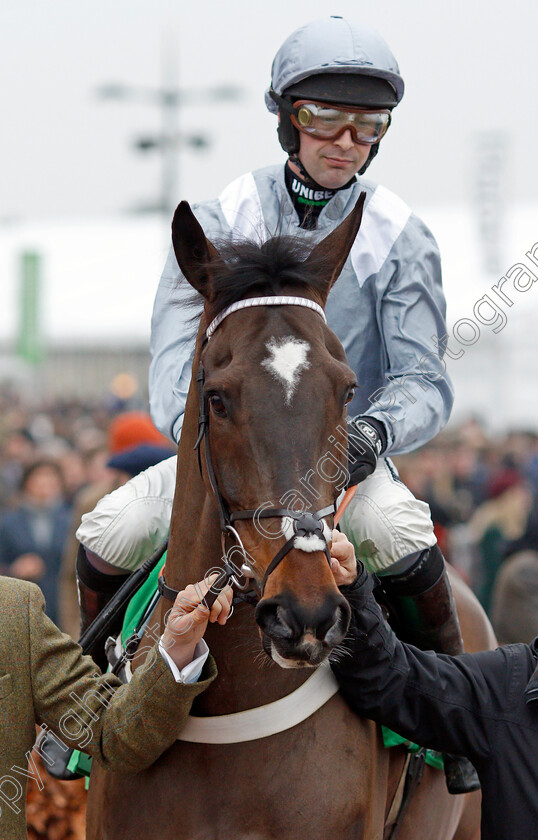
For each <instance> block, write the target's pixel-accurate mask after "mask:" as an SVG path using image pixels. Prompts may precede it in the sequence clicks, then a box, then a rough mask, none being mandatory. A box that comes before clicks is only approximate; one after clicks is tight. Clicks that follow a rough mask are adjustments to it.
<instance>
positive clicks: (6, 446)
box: [0, 390, 538, 642]
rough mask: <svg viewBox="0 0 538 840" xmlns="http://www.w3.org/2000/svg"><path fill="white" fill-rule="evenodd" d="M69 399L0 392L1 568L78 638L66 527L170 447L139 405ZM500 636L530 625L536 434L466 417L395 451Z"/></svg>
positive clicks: (526, 636) (536, 586) (70, 530)
mask: <svg viewBox="0 0 538 840" xmlns="http://www.w3.org/2000/svg"><path fill="white" fill-rule="evenodd" d="M125 408H126V407H125V406H123V405H121V404H117V403H114V404H109V403H107V402H103V403H100V404H97V403H95V404H87V403H83V402H80V401H73V400H69V401H67V400H66V401H61V400H57V401H55V402H50V403H44V404H41V405H39V406H37V407H36V406H32V407H30V406H29V405H28V404H25V403H24V402H23V401H22V399H21V398H20V397H19V396H17V394H15V393H13V392H10V391H8V390H0V573H3V574H8V575H12V576H15V577H21V578H25V579H28V580H33V581H35V582H36V583H38V584H39V585H40V586H41V588H42V589H43V591H44V593H45V596H46V599H47V609H48V612H49V614H50V616H51V617H52V618H53V620H54V621H56V622H57V623H59V624H60V626H61V627H62V628H63V629H64V630H66V631H67V632H69V633H70V634H71V635H73V636H75V637H77V636H78V606H77V599H76V586H75V575H74V568H75V557H76V552H77V543H76V540H75V536H74V535H75V531H76V528H77V527H78V524H79V522H80V518H81V516H82V514H83V513H85V512H86V511H89V510H92V508H93V507H94V506H95V504H96V503H97V501H98V500H99V499H100V498H101V497H102V496H104V495H105V494H106V493H109V492H111V491H112V490H113V489H115V488H116V487H118V486H120V484H122V483H124V482H125V481H127V480H128V479H129V478H130V477H131V476H133V475H136V474H137V473H138V472H140V471H141V470H142V469H145V468H146V467H148V466H150V465H151V464H153V463H157V462H158V461H160V460H162V458H165V457H169V456H170V455H171V454H173V453H174V450H173V449H172V446H171V444H170V442H169V441H167V440H166V439H165V438H164V437H163V436H162V435H161V434H160V433H159V432H158V431H157V429H156V428H155V427H154V425H153V423H152V422H151V419H150V417H149V415H148V414H147V413H145V412H143V411H139V410H125ZM395 461H396V463H397V466H398V469H399V471H400V475H401V477H402V480H403V481H404V482H405V483H406V484H407V485H408V487H409V488H410V489H411V490H412V492H413V493H414V494H415V496H417V498H419V499H422V500H424V501H426V502H428V504H429V505H430V508H431V511H432V517H433V520H434V524H435V531H436V535H437V539H438V542H439V544H440V546H441V548H442V550H443V552H444V554H445V556H446V557H447V559H448V560H449V561H450V563H451V564H452V565H453V566H455V567H456V569H457V570H458V571H459V572H460V573H461V574H462V576H463V577H464V578H465V580H466V581H467V582H468V583H469V584H470V586H471V588H472V589H473V591H474V592H475V594H476V596H477V598H478V599H479V600H480V602H481V603H482V605H483V607H484V609H485V610H486V612H487V613H488V615H489V616H490V618H491V619H492V622H493V625H494V628H495V630H496V633H497V636H498V638H499V640H500V641H502V642H515V641H530V640H531V638H532V637H533V636H534V635H536V634H538V434H536V433H535V432H533V431H512V432H509V433H505V434H502V435H495V436H494V435H491V434H488V433H487V432H486V431H485V429H484V427H483V426H482V425H481V424H480V422H478V421H476V420H470V421H468V422H466V423H464V424H462V425H461V426H459V427H458V428H452V429H451V428H450V427H449V430H445V431H444V432H443V433H441V435H439V436H438V437H437V438H436V439H435V440H434V441H433V442H431V443H430V444H429V445H428V446H426V447H424V448H422V449H420V450H417V451H416V452H413V453H411V454H409V455H405V456H402V457H399V458H397V459H395Z"/></svg>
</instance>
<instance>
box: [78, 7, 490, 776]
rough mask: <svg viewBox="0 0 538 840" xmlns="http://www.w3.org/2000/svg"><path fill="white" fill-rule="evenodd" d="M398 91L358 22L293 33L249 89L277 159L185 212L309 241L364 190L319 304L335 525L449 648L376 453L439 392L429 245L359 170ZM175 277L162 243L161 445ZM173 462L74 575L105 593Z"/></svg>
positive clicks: (425, 436)
mask: <svg viewBox="0 0 538 840" xmlns="http://www.w3.org/2000/svg"><path fill="white" fill-rule="evenodd" d="M403 93H404V82H403V79H402V77H401V75H400V72H399V69H398V64H397V62H396V60H395V58H394V56H393V55H392V53H391V52H390V50H389V48H388V46H387V44H386V43H385V42H384V40H383V39H382V38H381V37H380V36H379V35H378V33H377V32H375V31H374V30H372V29H370V28H368V27H365V26H363V25H362V24H357V23H353V22H350V21H348V20H345V19H343V18H341V17H330V18H326V19H323V20H318V21H315V22H313V23H309V24H307V25H305V26H303V27H301V28H300V29H298V30H297V31H295V32H293V33H292V34H291V35H290V37H289V38H288V39H287V40H286V41H285V42H284V44H283V45H282V47H281V48H280V49H279V51H278V53H277V54H276V57H275V59H274V62H273V66H272V79H271V85H270V87H269V88H268V90H267V91H266V94H265V101H266V105H267V107H268V109H269V111H271V112H272V113H274V114H275V115H276V116H277V117H278V138H279V141H280V144H281V146H282V148H283V149H284V151H285V152H286V154H287V155H288V158H287V161H286V163H285V164H284V166H282V165H275V166H270V167H267V168H265V169H261V170H258V171H255V172H249V173H247V174H246V175H243V176H242V177H240V178H238V179H237V180H236V181H234V182H233V183H232V184H230V185H229V186H228V187H226V189H225V190H224V191H223V192H222V194H221V195H220V197H219V198H217V199H216V200H212V201H206V202H203V203H201V204H199V205H196V206H195V207H194V208H193V209H194V212H195V214H196V216H197V218H198V220H199V222H200V223H201V225H202V227H203V229H204V231H205V233H206V235H207V236H208V238H209V239H212V238H216V239H218V238H219V237H223V236H229V235H232V236H234V237H237V238H244V237H246V238H249V237H250V238H257V239H264V238H267V237H268V236H269V235H276V234H282V235H286V234H293V235H297V234H299V235H302V236H305V237H311V238H312V241H313V242H314V241H315V239H316V238H321V237H322V236H324V235H326V234H327V233H329V232H330V231H331V230H332V229H333V228H335V227H336V226H337V225H338V224H339V222H341V221H342V219H343V218H344V217H345V216H347V214H348V213H349V212H350V211H351V209H352V208H353V207H354V206H355V203H356V201H357V199H358V196H359V194H360V193H361V192H362V191H365V192H366V194H367V197H366V203H365V208H364V214H363V219H362V225H361V228H360V231H359V233H358V235H357V239H356V242H355V244H354V246H353V248H352V250H351V254H350V258H349V259H348V261H347V263H346V265H345V267H344V269H343V271H342V273H341V275H340V278H339V280H338V282H337V283H336V285H335V286H334V287H333V289H332V290H331V292H330V294H329V298H328V302H327V306H326V314H327V319H328V323H329V326H330V327H331V328H332V329H333V330H334V332H335V333H336V335H337V336H338V338H339V339H340V341H341V342H342V344H343V346H344V349H345V351H346V354H347V359H348V363H349V364H350V366H351V367H352V368H353V369H354V370H355V371H356V373H357V379H358V382H359V387H358V388H357V390H356V392H355V396H354V398H353V400H352V402H351V403H350V405H349V406H348V414H349V418H350V419H349V421H348V422H349V435H348V437H349V443H348V446H349V471H350V484H351V485H355V484H358V488H357V491H356V493H355V496H354V498H353V500H352V502H351V504H350V505H349V507H348V508H347V510H346V512H345V514H344V516H343V519H342V522H341V525H342V529H343V530H344V532H345V533H346V534H347V535H348V536H349V538H350V540H351V541H352V542H353V544H354V546H355V549H356V551H357V555H358V557H360V559H361V560H362V561H363V562H364V563H365V565H366V566H367V567H368V569H369V571H371V572H375V573H376V574H377V575H378V576H379V578H380V579H381V580H382V583H383V586H384V588H385V590H386V592H387V593H388V594H389V596H390V599H391V601H392V602H393V603H394V604H396V610H397V612H398V613H399V615H400V617H401V619H402V627H403V628H404V629H403V630H402V633H403V635H405V637H406V638H407V640H408V641H411V642H413V643H414V644H416V645H417V646H419V647H422V648H428V649H433V650H435V651H438V652H444V653H449V654H458V653H461V652H462V651H463V644H462V639H461V634H460V629H459V623H458V619H457V616H456V613H455V610H454V602H453V598H452V593H451V589H450V584H449V581H448V578H447V572H446V568H445V561H444V559H443V555H442V554H441V551H440V550H439V548H438V546H437V544H436V537H435V535H434V532H433V525H432V521H431V516H430V511H429V508H428V506H427V505H426V504H425V503H424V502H420V501H418V500H416V499H415V498H414V496H413V495H412V493H411V492H410V491H409V490H408V488H407V487H405V485H404V484H403V483H402V482H401V480H400V479H399V477H398V473H397V471H396V468H395V467H394V465H393V464H392V462H391V461H390V460H389V458H388V456H389V455H397V454H400V453H404V452H409V451H411V450H413V449H415V448H417V447H419V446H422V445H423V444H425V443H427V442H428V441H429V440H431V439H432V438H433V437H434V436H435V435H436V434H437V433H438V432H439V431H440V430H441V429H442V428H443V426H444V425H445V423H446V422H447V420H448V417H449V415H450V411H451V408H452V402H453V391H452V386H451V383H450V380H449V379H448V376H447V375H446V372H445V365H444V362H443V352H444V345H445V342H446V324H445V299H444V296H443V291H442V285H441V268H440V259H439V253H438V248H437V245H436V243H435V240H434V238H433V236H432V234H431V233H430V231H429V230H428V229H427V227H426V226H425V225H424V223H423V222H422V221H421V220H420V219H419V218H417V216H415V215H414V214H413V213H412V211H411V210H410V209H409V207H407V205H406V204H405V203H404V202H403V201H402V200H401V199H400V198H398V197H397V196H396V195H394V194H393V193H392V192H390V191H389V190H387V189H386V188H384V187H381V186H378V185H376V184H374V183H372V182H371V181H369V180H366V179H365V178H364V177H363V175H364V173H365V171H366V170H367V168H368V166H369V165H370V163H371V161H372V160H373V158H374V157H375V155H376V154H377V152H378V151H379V144H380V141H381V139H382V138H383V136H384V134H385V133H386V132H387V130H388V128H389V126H390V122H391V118H392V112H393V109H394V108H395V107H396V106H397V105H398V103H399V102H400V100H401V98H402V96H403ZM179 277H180V270H179V268H178V265H177V261H176V258H175V255H174V252H173V250H171V251H170V255H169V257H168V261H167V263H166V266H165V269H164V272H163V275H162V278H161V282H160V284H159V288H158V291H157V296H156V300H155V306H154V311H153V319H152V337H151V352H152V362H151V368H150V402H151V412H152V417H153V420H154V422H155V424H156V425H157V427H158V428H160V430H161V431H162V432H163V433H164V434H166V435H168V436H169V437H171V438H172V439H174V440H175V441H178V440H179V437H180V434H181V426H182V423H183V414H184V410H185V404H186V400H187V391H188V387H189V383H190V379H191V365H192V356H193V350H194V337H193V329H192V324H191V323H190V319H191V318H192V313H191V311H190V310H189V308H188V306H186V305H182V303H184V304H185V303H186V300H187V298H188V297H189V296H190V294H191V293H192V290H191V289H190V287H187V285H186V284H182V285H180V286H179V287H178V284H177V281H178V279H179ZM178 303H179V305H178ZM174 461H175V459H172V461H164V462H162V463H161V464H159V465H157V466H156V467H152V468H150V469H149V470H147V471H146V472H145V473H143V474H141V475H140V476H138V477H136V478H135V479H133V480H132V481H131V482H128V483H127V484H126V485H124V487H122V488H120V489H119V490H118V491H116V493H114V494H112V495H111V496H108V497H106V498H105V499H104V500H102V501H101V502H100V503H99V505H98V506H97V508H96V510H95V511H94V512H93V513H91V514H87V515H86V516H85V517H84V518H83V523H82V526H81V527H80V529H79V531H78V534H77V536H78V538H79V540H80V541H81V543H82V544H83V545H84V546H85V547H86V549H87V552H86V555H87V556H85V557H82V559H79V575H80V577H81V578H82V582H83V585H84V581H86V584H87V585H89V586H90V588H92V587H93V589H94V590H95V589H99V587H101V589H102V590H103V591H105V592H108V591H109V589H107V587H109V586H110V584H109V582H108V581H109V580H110V578H109V574H108V573H110V572H116V573H118V572H126V571H129V570H132V569H133V568H135V567H136V566H137V565H139V563H140V562H141V561H142V560H143V559H144V558H145V557H147V556H148V555H149V554H150V553H151V551H152V550H153V549H154V547H155V545H157V544H158V543H159V542H161V541H162V540H163V539H164V538H165V536H166V533H167V528H168V522H169V514H170V509H171V502H172V497H173V492H174V481H175V463H174ZM88 557H89V561H88ZM79 558H80V555H79ZM102 561H105V563H104V564H103V562H102ZM109 564H110V565H109ZM100 575H101V577H102V580H101V579H100V577H99V576H100ZM107 579H108V580H107ZM462 763H463V762H459V760H458V761H454V762H450V763H449V762H447V769H448V772H447V780H448V782H449V789H451V790H452V791H453V792H461V791H462V790H468V789H473V787H474V786H475V783H474V780H472V779H471V780H470V779H469V777H468V776H467V777H464V776H463V775H462V773H461V772H460V771H462ZM463 769H465V768H463ZM471 769H472V768H471ZM467 771H468V774H469V775H470V774H471V770H470V769H469V768H467Z"/></svg>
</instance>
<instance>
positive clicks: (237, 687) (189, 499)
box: [166, 380, 310, 714]
mask: <svg viewBox="0 0 538 840" xmlns="http://www.w3.org/2000/svg"><path fill="white" fill-rule="evenodd" d="M197 436H198V394H197V391H196V381H195V380H193V381H192V382H191V385H190V389H189V396H188V399H187V406H186V409H185V420H184V424H183V429H182V432H181V443H180V446H179V450H178V470H177V479H176V492H175V497H174V504H173V511H172V521H171V526H170V541H169V546H168V554H167V560H166V580H167V583H168V584H169V585H170V586H172V587H174V588H175V589H183V588H184V587H185V586H187V584H189V583H195V582H196V581H200V580H203V579H204V577H205V575H206V573H207V572H208V571H209V570H210V569H214V568H215V567H221V566H222V556H221V542H220V527H219V518H218V513H217V510H216V508H215V505H214V502H213V501H212V500H211V499H210V497H209V495H208V493H207V491H206V488H205V485H204V483H203V481H202V478H201V476H200V470H199V466H198V456H197V453H196V452H195V451H194V449H193V447H194V444H195V442H196V438H197ZM206 638H207V641H208V644H209V648H210V650H211V653H212V654H213V656H214V657H215V659H216V661H217V664H218V668H219V679H218V680H217V681H216V682H215V683H214V685H213V686H212V687H211V690H210V691H208V692H204V694H203V695H201V696H200V698H198V700H197V704H196V707H197V710H199V711H200V712H202V713H203V714H227V713H230V712H237V711H242V710H243V709H249V708H253V707H255V706H260V705H263V704H265V703H270V702H272V701H273V700H276V699H278V698H279V697H282V696H283V695H285V694H287V693H289V692H290V691H293V689H294V688H296V687H297V686H298V685H300V684H301V683H302V682H304V680H305V679H306V677H307V676H309V674H310V672H309V671H308V672H306V671H293V670H283V669H282V668H279V667H278V665H275V664H274V663H272V662H270V661H269V659H268V658H267V657H265V654H264V653H263V652H262V649H261V643H260V637H259V632H258V627H257V625H256V622H255V620H254V610H253V608H252V607H251V606H246V605H245V606H241V607H239V608H238V609H237V610H236V613H235V615H233V616H232V618H231V619H230V621H229V622H228V624H227V625H226V626H225V627H221V626H220V625H218V626H215V625H211V624H210V625H209V627H208V630H207V634H206Z"/></svg>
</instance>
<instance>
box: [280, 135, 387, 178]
mask: <svg viewBox="0 0 538 840" xmlns="http://www.w3.org/2000/svg"><path fill="white" fill-rule="evenodd" d="M299 137H300V141H301V145H300V147H299V159H300V161H301V163H302V164H303V166H304V168H305V169H306V171H307V172H308V174H309V175H310V177H311V178H313V179H314V181H316V182H317V183H318V184H319V185H320V186H322V187H325V189H327V190H335V189H338V188H339V187H343V186H344V184H347V182H348V181H349V180H350V179H351V178H352V177H353V175H356V174H357V172H358V171H359V169H361V168H362V167H363V166H364V164H365V163H366V161H367V159H368V155H369V154H370V149H371V148H372V147H371V146H369V145H365V144H362V143H356V142H355V141H354V140H353V137H352V136H351V131H350V130H349V129H348V130H347V131H344V132H343V134H341V135H340V136H339V137H335V138H334V139H332V140H322V139H319V138H317V137H311V136H310V135H308V134H304V133H303V132H302V131H301V132H300V133H299ZM291 166H292V167H293V164H291Z"/></svg>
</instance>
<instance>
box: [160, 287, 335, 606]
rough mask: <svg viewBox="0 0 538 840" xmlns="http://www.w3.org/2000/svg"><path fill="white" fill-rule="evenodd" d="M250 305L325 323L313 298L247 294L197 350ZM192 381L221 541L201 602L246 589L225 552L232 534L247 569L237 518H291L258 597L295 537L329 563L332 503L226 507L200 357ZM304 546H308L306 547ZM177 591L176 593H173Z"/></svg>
mask: <svg viewBox="0 0 538 840" xmlns="http://www.w3.org/2000/svg"><path fill="white" fill-rule="evenodd" d="M251 306H304V307H306V308H308V309H312V310H314V311H315V312H317V313H318V315H320V316H321V317H322V318H323V320H324V321H325V323H327V319H326V317H325V313H324V311H323V309H322V308H321V306H319V305H318V304H317V303H315V302H314V301H313V300H309V299H308V298H300V297H290V296H287V295H274V296H270V297H258V298H247V299H246V300H240V301H237V302H236V303H233V304H232V305H231V306H229V307H227V308H226V309H224V310H223V311H222V312H221V313H220V314H219V315H217V317H216V318H214V320H213V321H212V322H211V323H210V325H209V327H208V328H207V330H206V331H205V333H204V334H203V335H202V348H201V352H202V353H203V350H204V348H205V346H206V345H207V343H208V341H209V340H210V338H211V336H212V335H213V333H214V332H215V330H216V329H217V327H218V326H219V325H220V324H221V323H222V322H223V321H224V319H225V318H226V317H227V316H228V315H231V314H232V312H237V311H238V310H240V309H246V308H248V307H251ZM196 381H197V384H198V399H199V414H198V438H197V440H196V443H195V445H194V449H196V450H197V451H198V464H199V467H200V474H202V463H201V455H200V446H201V443H202V440H203V441H204V453H205V466H206V472H207V477H208V480H209V484H210V486H211V490H212V492H213V496H214V497H215V501H216V503H217V509H218V512H219V520H220V529H221V541H222V552H223V575H222V577H221V579H220V580H219V581H218V582H216V583H215V584H213V586H212V588H211V591H210V593H208V595H207V596H206V597H205V599H204V600H205V603H206V605H207V606H208V607H209V608H210V607H211V606H212V604H213V603H214V601H215V600H216V598H217V597H218V595H219V592H221V591H222V590H223V589H224V588H225V587H226V586H227V585H228V584H229V583H230V582H232V583H233V584H234V585H235V586H237V587H238V588H239V589H246V588H247V587H248V582H247V583H245V584H241V583H239V581H238V579H237V569H236V568H234V566H233V565H232V564H231V563H230V560H229V559H228V553H227V551H226V538H227V537H230V536H231V537H232V538H233V539H234V540H235V542H236V544H237V546H238V549H239V552H240V555H242V558H243V568H245V567H246V568H245V571H246V572H249V571H251V569H250V563H249V556H248V554H247V552H246V550H245V547H244V545H243V542H242V540H241V537H240V536H239V534H238V533H237V530H236V529H235V527H234V523H235V522H237V521H238V520H249V519H251V520H253V521H254V522H255V523H256V521H258V520H259V519H274V518H280V519H285V518H289V519H290V520H291V525H292V527H293V534H292V536H291V537H290V538H289V539H288V540H287V541H286V542H285V543H284V545H283V546H282V548H280V550H279V551H278V553H277V554H276V555H275V556H274V557H273V559H272V560H271V562H270V564H269V566H268V567H267V569H266V571H265V574H264V576H263V580H262V582H261V584H260V597H262V596H263V593H264V590H265V585H266V583H267V579H268V578H269V575H271V574H272V573H273V572H274V571H275V569H276V568H277V567H278V566H279V564H280V563H281V562H282V560H283V559H284V557H286V555H287V554H288V553H289V552H290V551H291V550H292V549H293V548H296V547H297V541H298V540H300V539H301V538H302V539H306V540H307V541H309V542H311V543H312V549H311V550H315V551H323V552H324V553H325V556H326V557H327V561H328V563H329V565H330V562H331V554H330V551H329V546H328V544H327V539H326V537H325V534H324V530H323V526H324V524H325V523H324V522H323V517H325V516H330V515H331V514H334V513H335V510H336V505H335V504H334V503H333V504H331V505H328V506H327V507H324V508H322V509H321V510H318V511H316V512H315V513H310V512H309V513H304V512H302V513H298V512H296V511H294V510H290V509H289V508H271V507H269V508H267V507H264V506H263V505H260V506H259V507H258V508H257V509H255V510H239V511H232V512H230V510H229V509H228V505H227V503H226V500H225V499H224V497H223V495H222V493H221V492H220V490H219V487H218V484H217V480H216V477H215V470H214V467H213V461H212V459H211V447H210V443H209V418H210V409H209V397H208V396H207V394H205V393H204V383H205V370H204V365H203V362H202V360H201V359H200V365H199V367H198V374H197V376H196ZM316 539H317V540H319V542H320V545H319V548H318V547H317V545H316V543H315V540H316ZM307 544H308V543H307ZM306 550H308V548H307V549H306ZM159 589H160V591H161V594H163V595H165V596H166V597H168V598H171V599H172V600H173V598H174V597H175V595H174V592H175V590H173V589H171V588H170V587H168V586H167V585H166V583H165V581H164V578H163V576H161V578H159ZM176 594H177V593H176Z"/></svg>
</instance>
